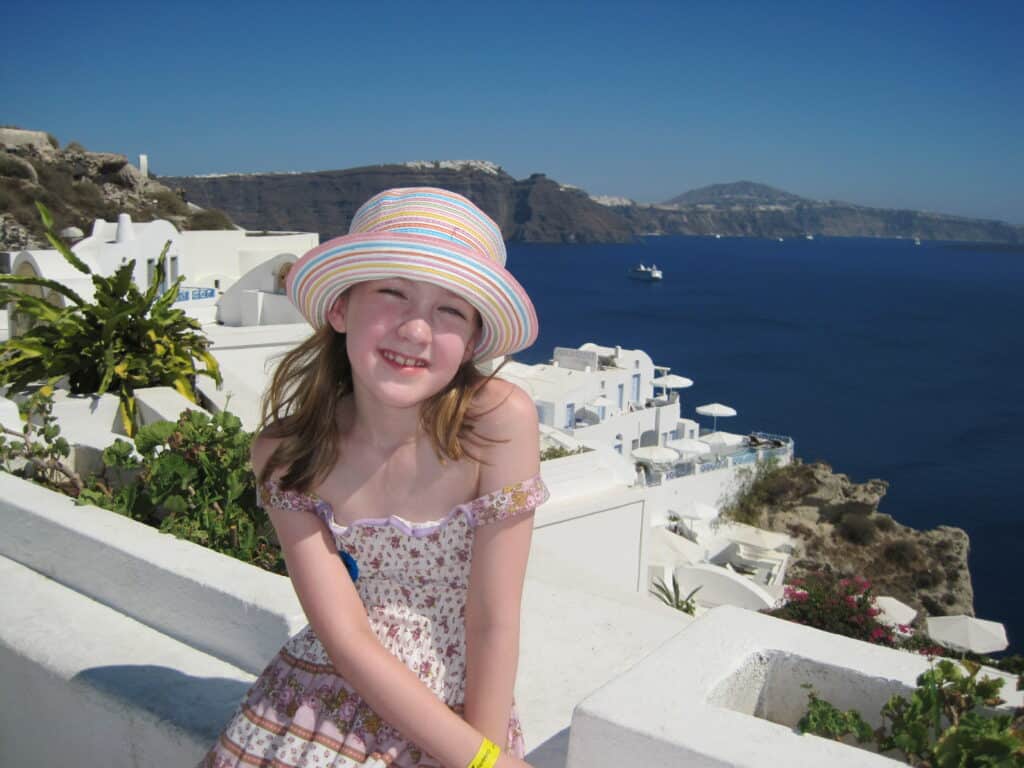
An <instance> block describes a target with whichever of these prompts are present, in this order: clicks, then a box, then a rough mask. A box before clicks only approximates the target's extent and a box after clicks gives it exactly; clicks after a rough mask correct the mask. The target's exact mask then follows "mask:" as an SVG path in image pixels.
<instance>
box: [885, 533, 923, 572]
mask: <svg viewBox="0 0 1024 768" xmlns="http://www.w3.org/2000/svg"><path fill="white" fill-rule="evenodd" d="M882 557H884V558H885V559H886V561H888V562H889V563H891V564H893V565H898V566H908V565H910V564H911V563H915V562H917V561H918V560H920V559H921V550H920V549H919V548H918V546H917V544H915V543H914V542H913V541H911V540H910V539H897V540H896V541H890V542H889V543H888V544H886V545H885V547H884V548H883V549H882Z"/></svg>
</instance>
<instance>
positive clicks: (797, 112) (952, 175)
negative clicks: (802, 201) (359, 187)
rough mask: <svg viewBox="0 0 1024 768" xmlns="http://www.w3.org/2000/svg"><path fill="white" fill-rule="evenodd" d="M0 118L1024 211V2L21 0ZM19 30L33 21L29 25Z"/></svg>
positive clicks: (143, 143) (569, 179)
mask: <svg viewBox="0 0 1024 768" xmlns="http://www.w3.org/2000/svg"><path fill="white" fill-rule="evenodd" d="M4 15H5V19H4V21H5V28H6V30H8V34H7V35H5V45H4V47H3V48H2V50H0V105H2V106H0V123H4V124H15V125H20V126H22V127H26V128H38V129H43V130H48V131H50V132H51V133H53V134H54V135H56V136H57V137H58V138H59V139H60V140H61V142H62V143H66V142H69V141H72V140H74V141H79V142H81V143H82V144H84V145H85V146H86V147H87V148H89V149H92V150H97V151H98V150H105V151H115V152H122V153H124V154H127V155H128V156H129V157H131V158H133V159H135V157H136V156H137V155H138V154H139V153H140V152H146V153H148V154H149V157H150V166H151V168H152V169H153V170H154V171H155V172H157V173H160V174H165V175H177V174H191V173H218V172H231V171H264V170H266V171H287V170H317V169H328V168H348V167H353V166H358V165H368V164H374V163H380V162H395V161H398V162H401V161H407V160H434V159H467V158H474V159H486V160H491V161H494V162H497V163H499V164H501V165H502V166H504V168H505V169H506V170H507V171H508V172H509V173H511V174H512V175H514V176H516V177H517V178H522V177H524V176H526V175H528V174H530V173H534V172H544V173H547V174H548V175H549V176H550V177H552V178H554V179H557V180H558V181H561V182H564V183H569V184H576V185H578V186H581V187H583V188H584V189H586V190H588V191H589V192H591V193H592V194H606V195H623V196H627V197H632V198H633V199H636V200H639V201H643V202H656V201H662V200H665V199H668V198H670V197H673V196H675V195H676V194H679V193H681V192H684V191H686V190H689V189H692V188H695V187H699V186H703V185H705V184H711V183H715V182H724V181H736V180H739V179H751V180H755V181H760V182H764V183H768V184H772V185H774V186H778V187H781V188H783V189H786V190H788V191H791V192H794V193H797V194H800V195H805V196H807V197H813V198H819V199H838V200H847V201H851V202H856V203H861V204H865V205H879V206H885V207H907V208H916V209H922V210H931V211H939V212H946V213H956V214H962V215H968V216H982V217H987V218H999V219H1003V220H1007V221H1010V222H1012V223H1014V224H1019V225H1024V202H1022V201H1024V98H1022V96H1024V55H1022V53H1021V47H1020V39H1019V36H1020V31H1021V29H1024V3H1020V2H993V3H985V2H978V3H964V2H938V1H933V2H897V3H863V2H860V3H822V2H820V0H819V2H815V3H803V2H781V3H770V4H769V3H763V2H756V3H755V2H751V3H734V2H725V1H722V2H716V3H706V2H702V3H686V2H662V3H655V2H632V3H605V2H600V1H598V0H592V1H591V2H587V3H559V2H547V3H541V2H537V3H533V2H517V3H490V2H475V3H456V2H450V3H449V2H431V3H424V2H419V3H404V2H390V3H382V4H370V3H359V4H356V3H347V2H330V3H328V2H323V3H313V2H311V3H303V2H293V3H280V2H274V3H267V2H260V1H259V0H251V1H250V2H244V3H242V2H233V1H231V0H226V1H224V2H213V3H211V2H204V3H193V2H187V1H182V2H176V3H166V2H164V3H159V4H157V3H152V4H151V3H145V2H142V3H140V2H134V3H81V2H77V3H71V2H50V3H46V4H41V3H31V4H30V3H24V2H22V3H17V4H12V5H10V6H8V7H7V8H6V9H5V12H4ZM12 30H20V32H19V33H18V34H11V33H10V31H12Z"/></svg>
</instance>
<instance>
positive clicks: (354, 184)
mask: <svg viewBox="0 0 1024 768" xmlns="http://www.w3.org/2000/svg"><path fill="white" fill-rule="evenodd" d="M160 180H161V182H162V183H164V184H166V185H167V186H169V187H172V188H174V189H180V190H182V191H183V192H184V194H185V197H186V199H187V200H189V202H193V203H196V204H197V205H200V206H203V207H214V208H220V209H222V210H224V211H226V212H227V213H228V214H229V215H230V216H231V217H232V218H233V219H234V220H235V221H237V222H239V223H240V224H241V225H242V226H245V227H248V228H252V229H298V230H303V231H308V232H319V233H320V236H321V238H324V239H326V238H329V237H333V236H335V235H339V234H344V233H345V232H347V231H348V225H349V222H350V221H351V220H352V216H353V214H354V213H355V211H356V209H357V208H358V207H359V206H360V205H361V204H362V203H364V202H365V201H366V200H367V199H369V198H370V197H372V196H373V195H375V194H376V193H377V192H380V191H382V190H385V189H389V188H391V187H411V186H437V187H444V188H445V189H450V190H452V191H453V192H458V193H460V194H463V195H465V196H466V197H468V198H470V199H471V200H473V202H475V203H476V204H477V205H479V206H480V207H481V208H483V210H484V211H486V212H487V213H488V214H489V215H490V216H491V217H492V218H493V219H494V220H495V221H496V222H497V223H498V225H499V226H500V227H501V231H502V233H503V234H504V236H505V238H506V239H507V240H516V241H525V242H564V243H584V242H625V241H628V240H630V239H632V237H633V230H632V229H631V227H630V225H629V223H628V222H627V221H626V220H625V219H624V217H623V216H622V215H621V214H619V213H618V212H616V211H615V210H613V209H611V208H608V207H607V206H603V205H600V204H598V203H596V202H594V201H593V200H591V199H590V198H589V196H588V195H587V194H586V193H585V192H582V191H580V190H577V189H573V188H571V187H565V186H562V185H560V184H558V183H557V182H555V181H552V180H551V179H548V178H547V177H546V176H545V175H544V174H540V173H537V174H533V175H532V176H530V177H529V178H527V179H522V180H517V179H515V178H513V177H512V176H510V175H509V174H508V173H506V172H505V171H504V170H502V168H501V167H499V166H497V165H495V164H493V163H488V162H483V161H446V162H421V163H405V164H389V165H373V166H365V167H362V168H350V169H347V170H335V171H315V172H310V173H273V174H245V175H242V174H236V175H222V176H180V177H161V179H160Z"/></svg>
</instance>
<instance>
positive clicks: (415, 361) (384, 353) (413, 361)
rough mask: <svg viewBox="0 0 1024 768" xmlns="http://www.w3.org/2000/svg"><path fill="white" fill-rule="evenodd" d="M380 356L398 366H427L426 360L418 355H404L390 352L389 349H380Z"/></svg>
mask: <svg viewBox="0 0 1024 768" xmlns="http://www.w3.org/2000/svg"><path fill="white" fill-rule="evenodd" d="M380 356H381V357H383V358H384V359H385V360H387V361H388V362H389V363H391V364H392V365H394V366H396V367H398V368H426V367H427V361H426V360H421V359H420V358H418V357H406V356H405V355H400V354H398V353H397V352H392V351H391V350H390V349H382V350H381V351H380Z"/></svg>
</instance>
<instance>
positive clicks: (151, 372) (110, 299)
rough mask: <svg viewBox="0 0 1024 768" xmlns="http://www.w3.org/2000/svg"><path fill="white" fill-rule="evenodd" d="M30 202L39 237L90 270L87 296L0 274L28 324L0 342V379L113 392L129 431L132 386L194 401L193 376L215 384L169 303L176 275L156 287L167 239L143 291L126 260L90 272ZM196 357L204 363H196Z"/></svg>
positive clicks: (204, 343)
mask: <svg viewBox="0 0 1024 768" xmlns="http://www.w3.org/2000/svg"><path fill="white" fill-rule="evenodd" d="M38 208H39V213H40V215H41V217H42V219H43V224H44V227H45V229H46V237H47V239H48V240H49V241H50V243H51V244H52V245H53V246H54V248H56V249H57V250H58V251H59V252H60V253H61V255H62V256H63V257H64V259H65V261H67V262H68V264H70V265H71V266H72V267H74V268H75V269H76V270H77V271H79V272H81V273H82V274H85V275H90V276H91V277H92V283H93V286H95V297H94V299H93V300H92V301H91V302H86V301H85V300H84V299H82V297H81V296H79V295H78V294H77V293H75V291H73V290H71V289H70V288H68V287H66V286H65V285H63V284H62V283H59V282H57V281H56V280H50V279H47V278H43V277H27V276H17V275H0V303H2V302H10V303H11V305H12V306H13V309H14V311H15V312H16V313H19V314H22V315H24V316H27V317H28V318H30V320H31V321H32V323H33V325H32V327H31V328H30V329H29V330H28V331H27V332H26V333H25V334H24V335H22V336H20V337H18V338H14V339H10V340H8V341H5V342H3V343H2V344H0V384H10V385H12V386H14V387H16V388H23V387H28V386H30V385H31V384H32V383H33V382H37V381H41V380H43V379H48V378H53V377H62V376H66V377H67V379H68V385H69V387H70V389H71V392H72V393H74V394H103V393H104V392H108V391H110V392H115V393H117V395H118V398H119V399H120V412H121V419H122V422H123V424H124V429H125V432H126V433H127V434H128V435H129V436H131V435H133V434H134V433H135V431H136V429H137V426H138V415H137V413H136V406H135V390H136V389H137V388H140V387H152V386H160V385H164V386H173V387H174V388H175V389H176V390H178V392H180V393H181V394H182V395H184V396H185V397H187V398H188V399H189V400H191V401H192V402H196V394H195V389H194V380H195V377H196V376H208V377H210V378H212V379H213V380H214V381H216V382H217V383H218V384H220V382H221V375H220V368H219V366H218V364H217V361H216V359H215V358H214V357H213V355H211V354H210V352H209V346H210V342H209V340H208V339H207V338H206V337H205V336H204V335H203V334H202V332H201V330H200V325H199V323H198V321H196V320H193V319H192V318H190V317H188V316H187V315H186V314H185V313H184V312H183V311H182V310H180V309H174V308H172V306H171V305H172V304H173V303H174V301H175V299H176V298H177V295H178V287H179V286H180V285H181V281H182V280H183V279H184V278H183V277H179V278H178V279H177V280H176V281H175V282H174V284H173V285H171V286H170V287H169V288H167V289H166V290H164V291H162V292H161V290H160V286H161V284H162V282H163V280H164V274H165V273H164V269H165V260H166V256H167V247H168V246H169V244H168V246H165V247H164V250H163V251H162V252H161V254H160V257H159V258H158V259H157V264H156V276H155V278H154V280H153V283H152V285H150V286H149V287H148V288H147V289H146V291H145V292H143V291H141V290H140V289H139V288H138V286H137V285H136V284H135V281H134V280H133V278H132V274H133V271H134V269H135V262H134V261H129V262H127V263H125V264H122V265H121V266H120V267H118V268H117V270H116V271H115V272H114V274H113V275H112V276H110V277H104V276H102V275H97V274H93V273H92V270H91V269H89V267H88V266H87V265H86V264H85V263H84V262H82V261H81V260H80V259H79V258H78V257H77V256H75V254H74V253H73V252H72V251H71V249H70V248H69V247H68V246H67V244H66V243H64V241H63V240H61V239H60V238H59V237H58V236H57V235H56V234H55V233H54V231H53V218H52V217H51V216H50V213H49V211H48V210H47V209H46V208H45V206H43V205H38ZM4 284H6V285H4ZM24 286H35V287H39V288H45V289H46V290H47V291H49V292H50V294H51V296H57V295H59V296H60V297H62V298H63V301H64V303H66V304H67V306H55V305H54V304H53V303H51V302H50V301H47V300H44V299H42V298H38V297H36V296H32V295H30V294H29V293H27V292H24V291H19V290H16V288H18V287H24ZM197 359H198V360H200V361H202V363H203V364H204V366H205V368H198V367H197V366H196V361H197Z"/></svg>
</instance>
